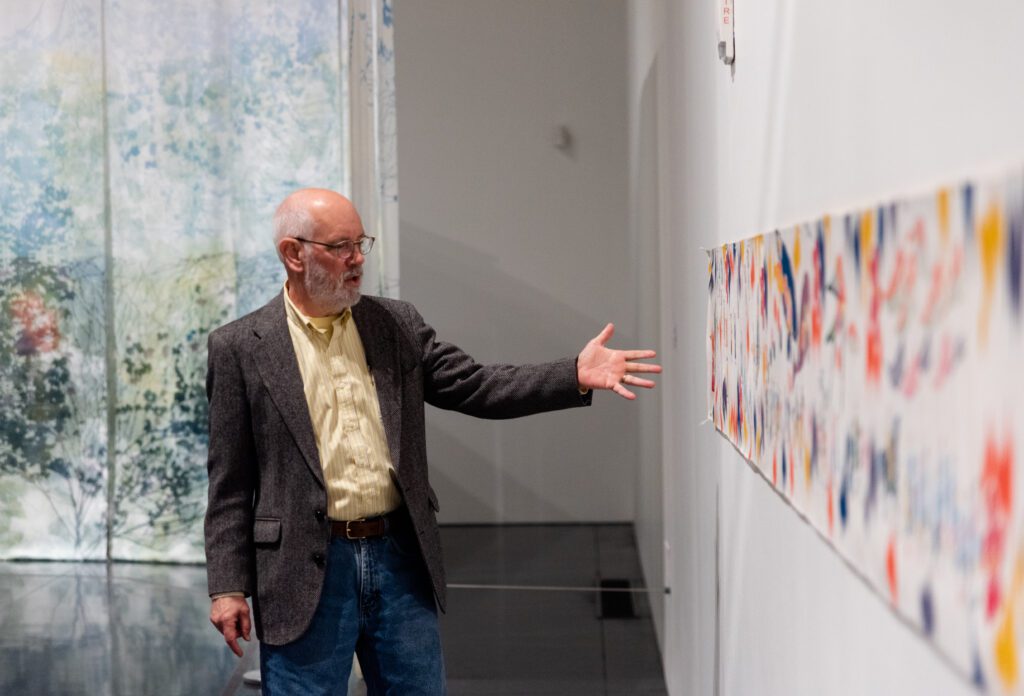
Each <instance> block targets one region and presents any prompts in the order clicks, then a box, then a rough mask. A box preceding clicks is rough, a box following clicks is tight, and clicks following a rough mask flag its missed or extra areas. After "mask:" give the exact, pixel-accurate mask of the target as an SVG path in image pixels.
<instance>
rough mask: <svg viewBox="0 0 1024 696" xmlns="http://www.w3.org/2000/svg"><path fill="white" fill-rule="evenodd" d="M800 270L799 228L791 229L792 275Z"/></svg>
mask: <svg viewBox="0 0 1024 696" xmlns="http://www.w3.org/2000/svg"><path fill="white" fill-rule="evenodd" d="M799 270H800V226H799V225H797V226H796V227H794V228H793V275H794V276H796V273H797V271H799Z"/></svg>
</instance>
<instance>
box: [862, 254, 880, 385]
mask: <svg viewBox="0 0 1024 696" xmlns="http://www.w3.org/2000/svg"><path fill="white" fill-rule="evenodd" d="M868 268H869V270H870V273H869V278H870V288H871V290H870V292H871V303H870V312H869V314H868V330H867V337H866V341H867V345H866V350H865V355H866V358H867V380H868V382H869V383H872V384H876V385H877V384H879V383H880V382H881V381H882V325H881V322H880V321H879V318H878V315H879V309H880V308H881V304H882V302H881V297H880V294H881V293H880V292H879V290H878V255H877V254H874V255H872V258H871V262H870V263H869V264H868Z"/></svg>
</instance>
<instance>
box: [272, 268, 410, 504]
mask: <svg viewBox="0 0 1024 696" xmlns="http://www.w3.org/2000/svg"><path fill="white" fill-rule="evenodd" d="M284 297H285V306H286V307H287V310H286V311H287V312H288V331H289V333H290V334H291V338H292V345H293V346H294V347H295V356H296V357H297V358H298V360H299V372H300V373H301V374H302V386H303V389H304V390H305V393H306V403H307V404H308V406H309V417H310V419H311V420H312V421H313V431H314V433H315V434H316V443H317V449H318V450H319V453H320V463H321V466H323V472H324V482H325V483H326V484H327V516H328V517H330V518H331V519H334V520H358V519H362V518H365V517H374V516H376V515H383V514H385V513H388V512H391V511H392V510H394V509H395V508H397V507H398V506H399V505H400V504H401V502H402V498H401V494H400V493H399V492H398V488H397V487H396V486H395V482H394V480H393V479H392V477H391V472H392V469H393V466H392V463H391V453H390V452H389V451H388V442H387V438H386V437H385V435H384V421H383V419H382V418H381V414H380V402H379V401H378V400H377V388H376V385H375V384H374V382H373V376H372V375H371V374H370V368H369V366H367V364H366V353H365V352H364V351H363V342H362V340H360V338H359V331H358V330H357V329H356V325H355V322H354V321H352V312H351V311H350V310H348V309H346V310H345V312H344V313H342V314H340V315H338V316H333V317H307V316H306V315H304V314H303V313H302V312H300V311H299V310H298V308H297V307H296V306H295V305H294V304H292V301H291V299H290V298H289V297H288V288H287V285H286V286H285V292H284Z"/></svg>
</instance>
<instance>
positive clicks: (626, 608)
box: [599, 578, 636, 619]
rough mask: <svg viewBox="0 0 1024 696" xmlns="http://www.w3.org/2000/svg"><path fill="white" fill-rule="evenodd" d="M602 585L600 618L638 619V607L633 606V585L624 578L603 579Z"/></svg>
mask: <svg viewBox="0 0 1024 696" xmlns="http://www.w3.org/2000/svg"><path fill="white" fill-rule="evenodd" d="M600 585H601V605H600V608H599V611H600V615H599V616H600V618H602V619H635V618H636V607H634V606H633V592H632V589H633V583H631V582H630V581H629V580H624V579H622V578H602V579H601V581H600Z"/></svg>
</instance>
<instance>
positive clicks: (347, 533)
mask: <svg viewBox="0 0 1024 696" xmlns="http://www.w3.org/2000/svg"><path fill="white" fill-rule="evenodd" d="M365 521H366V520H365V519H361V520H345V538H346V539H348V540H350V541H352V540H355V539H363V538H364V537H361V536H352V529H351V526H352V523H353V522H365Z"/></svg>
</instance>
